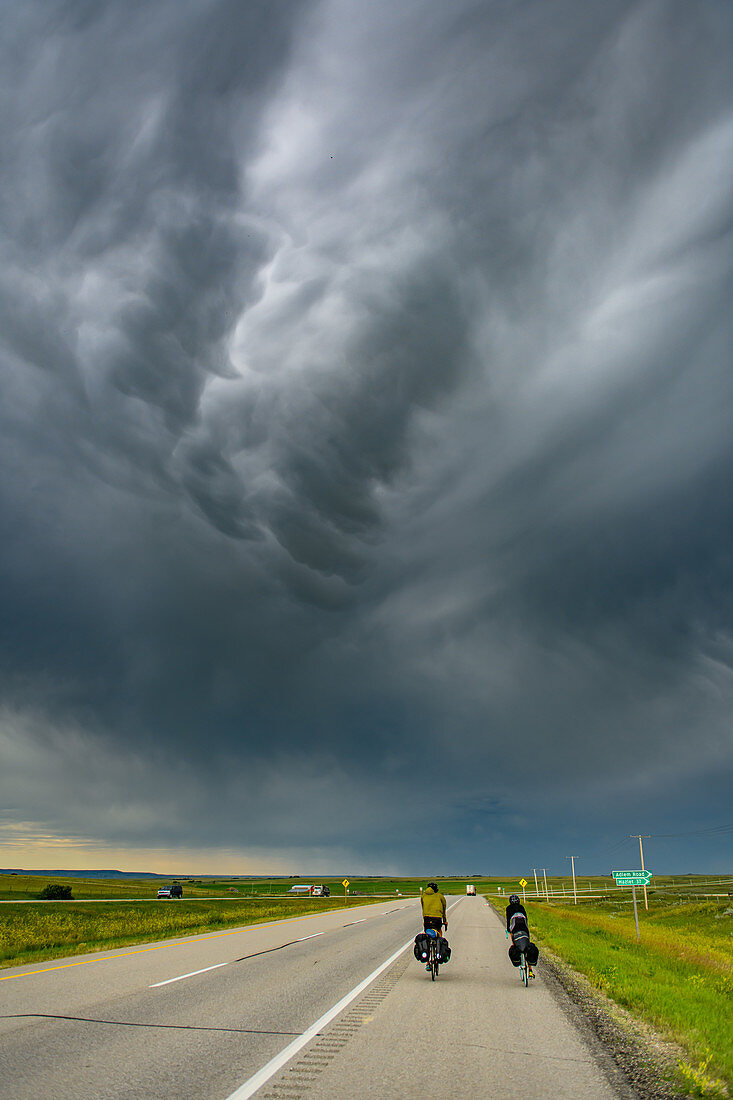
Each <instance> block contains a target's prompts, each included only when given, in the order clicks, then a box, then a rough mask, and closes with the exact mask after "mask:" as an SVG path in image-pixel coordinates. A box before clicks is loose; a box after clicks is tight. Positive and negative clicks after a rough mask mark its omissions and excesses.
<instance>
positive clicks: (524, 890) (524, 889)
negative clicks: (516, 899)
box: [519, 878, 527, 905]
mask: <svg viewBox="0 0 733 1100" xmlns="http://www.w3.org/2000/svg"><path fill="white" fill-rule="evenodd" d="M519 885H520V886H521V887H522V901H523V902H524V904H525V905H526V904H527V880H526V878H520V880H519Z"/></svg>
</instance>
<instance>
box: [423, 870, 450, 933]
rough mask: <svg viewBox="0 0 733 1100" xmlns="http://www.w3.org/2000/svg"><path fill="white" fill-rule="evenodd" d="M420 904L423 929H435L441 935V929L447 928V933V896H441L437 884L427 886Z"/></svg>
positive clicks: (431, 883)
mask: <svg viewBox="0 0 733 1100" xmlns="http://www.w3.org/2000/svg"><path fill="white" fill-rule="evenodd" d="M420 904H421V905H422V920H423V928H424V929H425V930H426V931H427V929H428V928H434V929H435V931H436V932H437V933H438V935H440V931H441V928H445V930H446V932H447V931H448V920H447V917H446V904H445V895H444V894H441V892H440V890H439V889H438V884H437V882H429V883H428V884H427V886H426V887H425V889H424V890H423V892H422V897H421V898H420Z"/></svg>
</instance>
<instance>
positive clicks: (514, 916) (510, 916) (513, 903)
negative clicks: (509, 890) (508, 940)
mask: <svg viewBox="0 0 733 1100" xmlns="http://www.w3.org/2000/svg"><path fill="white" fill-rule="evenodd" d="M518 926H519V927H522V928H524V931H525V932H526V933H527V935H529V922H528V920H527V910H526V909H525V908H524V906H523V905H522V903H521V901H520V900H519V894H512V896H511V897H510V898H509V904H508V905H507V907H506V930H507V932H509V933H510V934H511V933H512V932H514V931H515V930H516V929H517V927H518ZM513 942H514V940H513V938H512V943H513Z"/></svg>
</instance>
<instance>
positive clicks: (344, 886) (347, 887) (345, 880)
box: [341, 878, 349, 905]
mask: <svg viewBox="0 0 733 1100" xmlns="http://www.w3.org/2000/svg"><path fill="white" fill-rule="evenodd" d="M341 885H342V886H343V888H344V905H346V895H347V894H348V892H349V880H348V879H347V878H345V879H344V881H343V882H342V883H341Z"/></svg>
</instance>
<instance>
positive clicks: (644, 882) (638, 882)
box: [612, 867, 653, 943]
mask: <svg viewBox="0 0 733 1100" xmlns="http://www.w3.org/2000/svg"><path fill="white" fill-rule="evenodd" d="M612 874H613V877H614V880H615V882H616V885H617V886H630V887H631V897H632V899H633V902H634V924H635V925H636V942H637V943H640V942H641V937H640V935H639V911H638V909H637V907H636V887H637V886H643V887H644V896H645V897H646V888H647V886H648V885H649V882H650V881H651V879H652V877H653V876H652V872H651V871H647V870H646V869H645V868H643V867H642V868H640V869H639V870H638V871H613V872H612Z"/></svg>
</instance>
